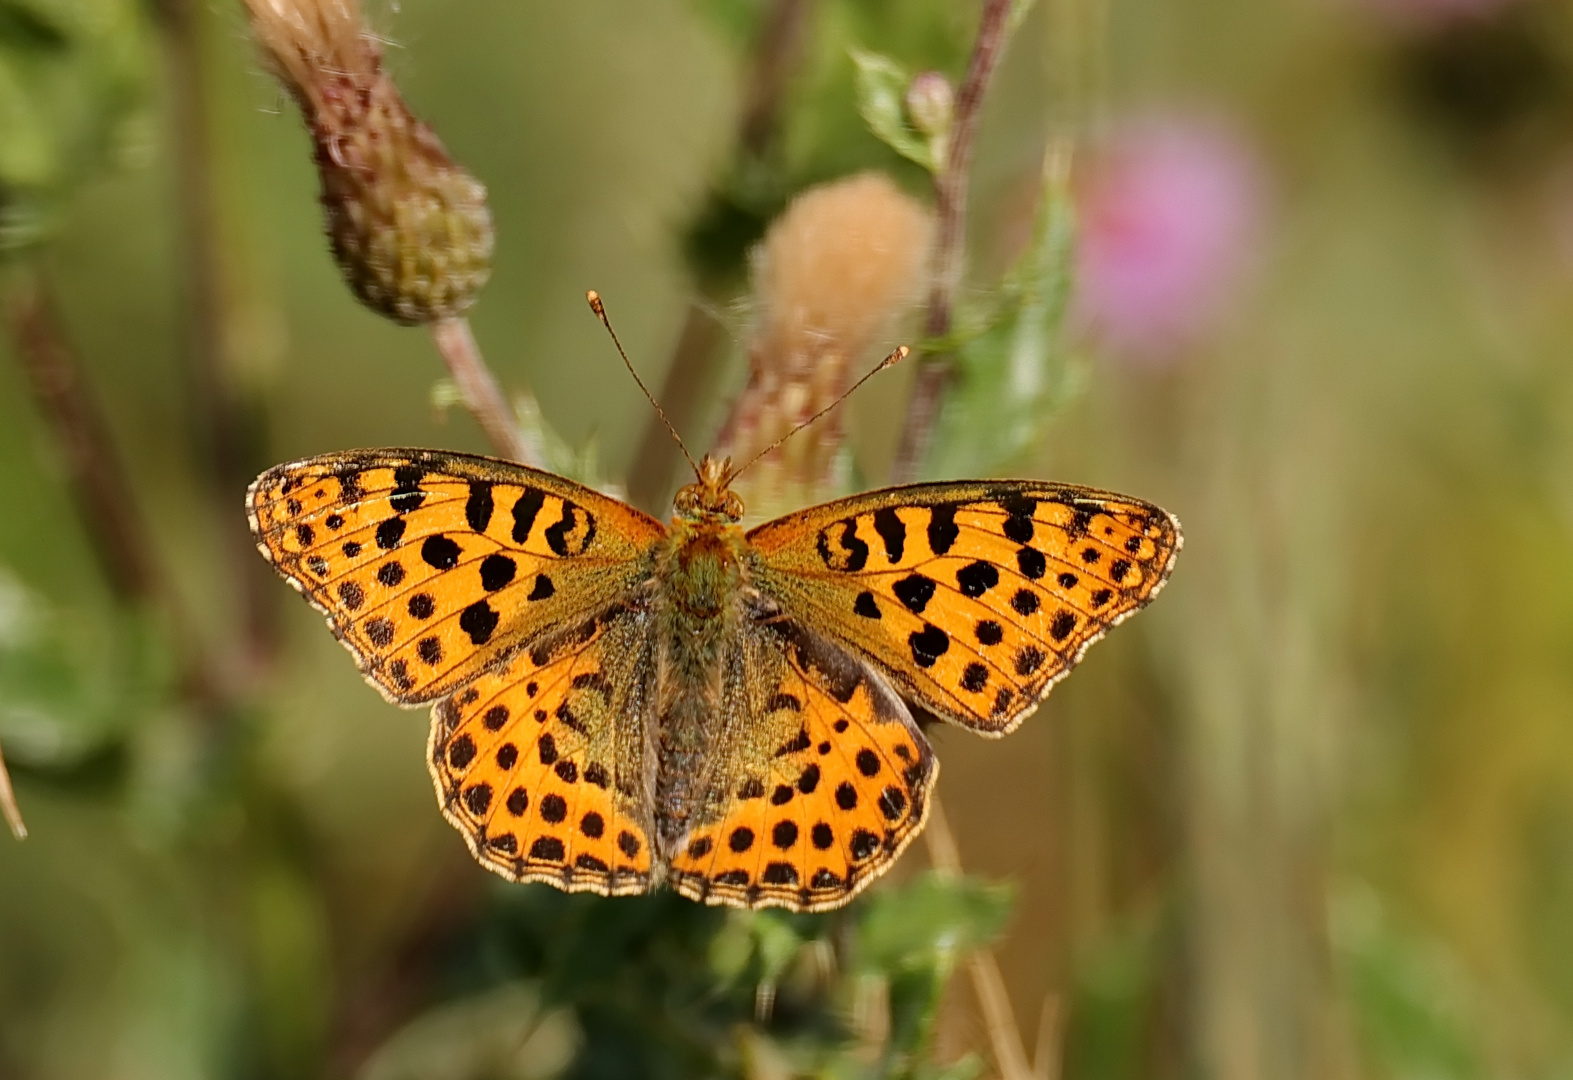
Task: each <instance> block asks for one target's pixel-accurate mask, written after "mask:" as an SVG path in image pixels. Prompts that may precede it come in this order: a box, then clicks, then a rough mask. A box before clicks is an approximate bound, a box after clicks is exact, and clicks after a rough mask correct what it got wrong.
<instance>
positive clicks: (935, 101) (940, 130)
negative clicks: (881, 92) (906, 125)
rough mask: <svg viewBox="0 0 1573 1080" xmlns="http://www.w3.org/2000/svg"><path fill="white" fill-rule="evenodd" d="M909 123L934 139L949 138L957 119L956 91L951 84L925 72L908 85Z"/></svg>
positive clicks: (937, 74)
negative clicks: (952, 124)
mask: <svg viewBox="0 0 1573 1080" xmlns="http://www.w3.org/2000/svg"><path fill="white" fill-rule="evenodd" d="M906 105H907V119H908V120H910V121H911V122H912V126H913V127H914V128H916V129H917V130H918V131H921V132H922V133H923V134H925V135H927V136H928V137H929V138H931V139H936V138H943V137H944V136H946V135H948V134H950V123H951V121H952V120H953V119H954V118H955V115H956V91H955V90H954V89H952V87H951V85H950V80H949V79H947V78H945V76H944V75H942V74H940V73H939V72H937V71H924V72H920V73H919V74H917V75H914V76H913V77H912V82H910V83H908V84H907V96H906Z"/></svg>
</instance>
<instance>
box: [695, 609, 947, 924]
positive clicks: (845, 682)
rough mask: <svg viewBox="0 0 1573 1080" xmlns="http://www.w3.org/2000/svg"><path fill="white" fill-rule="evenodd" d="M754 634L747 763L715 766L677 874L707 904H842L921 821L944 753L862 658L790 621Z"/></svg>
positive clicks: (738, 741)
mask: <svg viewBox="0 0 1573 1080" xmlns="http://www.w3.org/2000/svg"><path fill="white" fill-rule="evenodd" d="M744 637H745V641H744V643H743V645H744V655H745V656H746V657H747V660H746V661H745V664H746V668H747V670H746V672H745V675H744V678H743V680H742V682H743V686H742V688H741V690H742V692H741V693H740V694H739V695H738V698H739V700H738V701H737V703H736V704H734V705H733V706H732V708H733V709H734V711H735V712H736V714H737V719H738V720H739V721H741V723H739V724H738V725H737V728H738V729H739V733H738V737H737V738H735V739H733V740H731V742H732V743H733V744H734V745H733V746H732V747H731V752H730V754H729V757H730V758H731V759H733V760H735V761H737V762H739V763H740V764H741V765H742V768H741V770H739V771H721V772H719V773H718V774H717V776H718V779H719V780H720V782H721V783H723V784H724V785H725V787H724V788H722V789H721V790H718V791H715V792H714V796H715V797H714V798H712V799H709V800H706V801H707V803H708V804H709V805H710V807H712V808H713V810H712V813H710V814H709V815H707V817H706V819H705V820H703V821H699V822H696V823H695V824H694V825H693V827H692V828H691V829H690V830H689V831H688V832H687V834H686V836H685V838H684V842H683V845H682V847H681V848H680V849H679V850H678V851H676V852H675V853H673V855H672V859H671V868H670V880H671V882H672V884H673V886H674V887H675V888H676V889H677V891H678V892H680V893H682V894H683V895H684V896H687V897H690V898H692V899H694V900H701V901H704V902H706V903H710V904H728V905H732V906H736V907H784V908H789V909H791V910H793V911H825V910H828V909H830V908H836V907H840V906H841V905H843V904H845V903H846V902H847V901H848V900H850V899H851V898H852V897H854V896H856V895H857V894H858V893H859V892H861V891H862V890H863V888H864V887H865V886H867V885H868V884H869V882H871V881H873V880H874V879H875V878H877V877H878V876H879V875H880V874H882V873H884V872H885V870H887V869H888V868H889V867H890V865H891V864H892V863H893V862H894V861H895V859H896V857H897V856H898V855H900V854H901V851H902V849H904V848H905V847H906V846H907V844H908V843H909V842H910V841H911V840H912V838H913V837H915V836H916V835H917V834H918V832H919V831H920V830H921V829H922V827H923V822H924V820H925V818H926V817H927V815H928V807H929V794H930V791H931V789H932V788H933V785H934V780H935V778H936V777H937V776H938V774H939V762H938V761H937V760H935V757H934V752H933V750H932V749H930V747H929V744H928V741H927V740H926V739H924V738H923V736H922V734H921V733H920V732H919V731H918V729H917V726H916V724H914V723H913V721H912V718H911V715H910V714H909V713H908V711H907V708H906V706H905V705H903V704H902V703H901V701H900V700H899V699H898V698H896V696H895V695H894V694H893V693H892V691H891V690H890V688H889V686H888V685H887V684H886V683H885V682H884V680H883V679H882V678H881V677H880V676H879V675H877V674H876V673H875V672H873V671H872V670H871V669H870V668H869V666H868V665H867V664H865V663H863V662H862V661H861V660H858V659H856V658H854V657H852V656H850V655H848V654H847V653H845V652H844V651H842V650H841V649H840V648H839V647H838V646H835V645H833V644H831V643H829V642H827V641H824V640H823V639H821V638H819V637H818V636H817V635H815V634H812V633H810V632H808V631H806V630H804V629H802V628H801V627H798V626H797V625H795V624H793V623H791V622H790V621H787V620H776V621H771V622H767V623H764V624H759V625H754V626H751V627H750V628H749V629H747V630H746V631H745V632H744ZM761 733H768V741H767V742H765V743H763V744H760V743H758V736H759V735H760V734H761ZM749 743H753V744H754V745H752V746H750V747H747V748H745V745H746V744H749Z"/></svg>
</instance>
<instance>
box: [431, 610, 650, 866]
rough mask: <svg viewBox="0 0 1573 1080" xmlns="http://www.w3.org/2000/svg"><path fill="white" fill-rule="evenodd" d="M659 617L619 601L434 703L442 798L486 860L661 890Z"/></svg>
mask: <svg viewBox="0 0 1573 1080" xmlns="http://www.w3.org/2000/svg"><path fill="white" fill-rule="evenodd" d="M648 618H649V616H648V615H647V614H646V613H645V612H644V611H642V610H640V609H637V608H627V607H616V608H613V609H612V610H610V611H609V612H606V613H603V614H601V615H600V616H598V617H596V618H593V619H588V620H586V621H585V622H583V623H582V624H580V625H578V626H575V627H572V628H571V629H568V630H565V631H562V632H559V633H558V634H556V635H554V636H553V637H552V638H550V639H548V640H545V641H542V642H538V643H537V644H535V645H532V646H531V647H529V648H527V649H522V650H520V651H519V652H518V653H516V654H514V655H513V656H512V657H510V658H509V659H508V660H507V661H506V663H505V664H504V665H502V666H499V667H497V668H494V669H493V670H491V671H488V672H487V673H486V674H484V675H482V676H481V677H480V678H478V679H477V680H475V682H473V683H471V684H470V685H469V686H468V687H466V688H465V689H463V690H462V691H460V692H459V693H457V694H455V695H454V696H453V697H451V698H448V699H447V700H445V701H442V702H439V703H438V704H437V705H436V706H435V707H434V708H433V709H432V734H431V744H430V748H429V749H430V752H429V755H428V758H429V762H430V766H431V773H432V780H433V781H434V783H435V784H436V788H437V800H438V802H439V804H440V805H441V806H442V811H443V814H444V815H445V816H446V817H447V818H448V820H449V821H450V822H451V823H452V824H453V826H454V827H455V828H456V829H458V830H459V832H460V833H461V834H463V836H464V838H465V840H466V841H467V842H468V843H469V845H470V850H471V851H472V852H474V853H475V857H476V859H477V860H479V861H480V863H481V864H482V865H483V866H485V867H487V868H488V869H490V870H493V871H495V872H496V873H499V874H501V875H502V876H503V877H506V878H509V879H511V880H513V881H545V882H548V883H550V884H552V885H555V886H557V887H558V888H560V889H565V890H567V891H569V892H579V891H586V890H587V891H591V892H597V893H600V894H602V895H603V896H620V895H624V894H628V893H641V892H644V891H646V890H647V889H648V888H649V885H650V867H651V857H652V855H651V846H650V841H649V836H650V827H649V824H650V823H649V822H648V821H647V820H646V813H647V812H646V811H645V810H644V809H643V808H644V807H647V806H648V805H649V800H648V791H649V788H650V784H651V782H652V777H653V771H654V763H653V761H652V760H651V759H650V758H649V756H648V750H647V743H646V739H645V737H644V731H645V726H644V725H645V717H646V716H647V715H648V713H649V710H650V708H651V694H652V692H653V687H652V683H653V675H654V671H655V665H654V664H653V663H651V662H650V657H649V655H648V649H649V648H650V641H651V638H650V635H649V632H648V627H647V625H646V622H647V621H648Z"/></svg>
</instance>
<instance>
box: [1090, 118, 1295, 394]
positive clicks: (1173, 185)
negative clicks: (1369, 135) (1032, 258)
mask: <svg viewBox="0 0 1573 1080" xmlns="http://www.w3.org/2000/svg"><path fill="white" fill-rule="evenodd" d="M1263 188H1264V181H1263V178H1262V175H1261V167H1260V165H1259V164H1258V162H1257V160H1256V158H1255V156H1254V155H1253V154H1252V152H1251V150H1250V148H1249V147H1248V146H1247V145H1246V144H1245V143H1244V142H1243V140H1242V139H1241V138H1240V137H1239V136H1238V135H1236V134H1235V133H1233V132H1232V131H1231V130H1229V129H1228V128H1227V127H1225V126H1223V125H1221V124H1217V123H1214V122H1211V121H1207V120H1202V119H1197V118H1194V117H1179V116H1162V117H1159V116H1154V117H1147V118H1144V119H1140V120H1136V121H1133V122H1131V123H1129V124H1127V125H1125V126H1124V127H1123V128H1122V129H1120V130H1119V131H1118V132H1117V133H1116V134H1115V135H1114V136H1113V137H1112V138H1111V139H1110V140H1109V141H1108V142H1107V143H1106V144H1105V145H1104V146H1103V147H1102V148H1101V149H1100V150H1097V151H1095V152H1094V154H1093V156H1092V161H1091V163H1090V164H1089V166H1088V167H1087V169H1086V171H1085V172H1084V174H1083V183H1082V184H1081V185H1080V192H1079V199H1078V202H1079V215H1080V225H1081V232H1080V241H1079V245H1078V250H1077V274H1076V300H1075V317H1076V319H1077V322H1078V323H1079V324H1080V325H1081V326H1083V327H1084V328H1086V329H1088V330H1090V331H1091V332H1092V333H1093V334H1094V335H1095V336H1096V337H1098V338H1099V339H1100V340H1101V341H1102V343H1103V344H1104V345H1105V346H1106V347H1107V348H1108V349H1109V350H1110V351H1111V352H1113V353H1116V354H1118V355H1121V356H1125V357H1129V358H1132V359H1137V360H1145V361H1148V362H1154V363H1161V362H1164V361H1166V360H1170V359H1173V358H1174V357H1176V356H1177V355H1178V354H1180V353H1181V352H1182V351H1183V350H1184V349H1185V347H1186V346H1188V345H1190V344H1192V343H1194V342H1195V341H1196V340H1197V339H1198V338H1199V337H1201V336H1202V335H1204V334H1205V333H1206V332H1207V331H1209V330H1210V329H1212V328H1213V327H1214V326H1216V325H1217V323H1218V322H1219V320H1220V319H1221V318H1222V317H1223V316H1224V315H1226V314H1227V313H1228V311H1229V310H1230V309H1231V308H1232V307H1233V306H1234V305H1235V303H1236V302H1237V301H1238V299H1239V297H1240V295H1241V292H1242V285H1243V283H1242V280H1241V279H1242V276H1243V272H1244V271H1245V270H1246V268H1247V267H1248V265H1249V263H1250V261H1251V256H1252V255H1253V253H1254V249H1255V247H1256V241H1257V239H1258V234H1259V233H1260V231H1261V219H1262V211H1263V203H1264V201H1265V199H1264V193H1263Z"/></svg>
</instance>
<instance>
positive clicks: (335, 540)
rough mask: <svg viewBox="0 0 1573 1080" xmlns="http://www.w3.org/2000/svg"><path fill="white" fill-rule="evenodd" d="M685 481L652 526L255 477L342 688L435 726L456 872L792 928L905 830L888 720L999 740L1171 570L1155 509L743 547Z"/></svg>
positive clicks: (900, 508) (727, 502) (367, 458)
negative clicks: (457, 840)
mask: <svg viewBox="0 0 1573 1080" xmlns="http://www.w3.org/2000/svg"><path fill="white" fill-rule="evenodd" d="M697 472H698V476H697V482H696V483H694V484H691V485H689V486H687V487H685V488H683V489H682V490H681V491H680V492H679V494H678V496H677V498H676V501H675V513H674V516H673V518H672V520H671V522H670V523H669V524H666V525H663V524H662V523H661V522H659V521H657V520H656V519H655V518H653V517H650V516H649V515H647V514H645V513H643V512H641V511H639V510H637V509H635V508H634V507H632V506H628V505H626V504H624V503H622V502H619V501H617V500H615V499H612V498H609V497H607V496H605V495H602V494H600V493H598V492H596V491H594V490H591V489H590V488H587V487H584V486H582V485H580V484H577V483H574V482H573V481H571V480H567V479H565V478H563V477H560V476H556V475H553V474H551V473H546V472H541V471H537V470H535V469H531V468H527V467H525V466H523V465H518V464H514V463H511V462H507V461H499V460H494V459H491V458H484V457H474V456H470V455H466V454H457V453H444V452H441V451H434V450H400V449H393V450H359V451H351V452H347V453H341V454H329V455H326V456H323V457H314V458H309V459H306V460H304V461H296V462H292V463H289V464H285V465H279V466H277V467H275V468H273V469H270V470H268V471H267V472H265V473H263V474H262V476H260V477H259V478H258V479H257V481H256V482H255V483H254V484H253V485H252V486H251V489H250V491H249V492H248V494H247V511H248V515H249V520H250V523H251V528H252V531H253V533H254V534H255V536H256V539H257V541H258V546H259V547H260V549H261V551H262V553H263V554H264V555H265V556H266V557H267V558H268V559H269V560H270V561H271V562H272V564H273V566H274V567H275V569H277V570H278V572H279V573H280V574H281V575H283V576H284V578H285V579H286V580H288V581H289V583H290V584H291V585H293V586H294V587H295V588H296V589H298V590H299V591H300V592H301V593H303V594H304V595H305V596H306V598H307V599H308V600H309V601H310V602H311V604H312V605H313V606H314V607H316V608H317V609H318V610H319V611H321V612H322V613H323V614H324V615H326V616H327V620H328V624H329V626H330V627H331V629H332V631H333V633H334V635H335V636H336V637H337V638H338V639H339V640H340V641H341V642H343V643H344V645H345V646H346V647H347V648H348V649H349V651H350V653H351V655H353V656H354V658H355V662H356V664H357V665H358V666H359V667H360V670H361V673H362V674H363V675H364V676H365V677H366V679H367V680H368V681H369V682H370V683H371V684H372V685H373V686H375V687H377V689H378V690H380V691H381V692H382V693H383V695H384V696H385V697H386V698H388V700H390V701H392V702H395V703H397V704H399V705H407V706H414V705H422V704H426V703H431V706H432V708H431V715H432V726H431V737H430V742H429V745H428V761H429V765H430V768H431V775H432V779H433V781H434V783H435V786H436V792H437V799H438V802H439V804H440V805H441V807H442V811H443V813H444V815H446V817H447V818H448V820H449V821H450V822H451V823H452V824H453V825H454V827H455V828H457V829H458V830H459V832H460V833H461V834H462V835H463V836H464V838H465V840H466V841H467V842H468V844H469V847H470V849H471V851H472V852H473V853H474V855H475V857H476V859H478V860H479V861H480V862H481V864H482V865H484V866H485V867H487V868H488V869H490V870H493V871H495V872H497V873H498V874H501V875H502V876H503V877H506V878H509V879H511V880H513V881H543V882H547V883H549V884H552V885H555V886H557V887H558V888H560V889H564V890H567V891H570V892H578V891H590V892H595V893H600V894H602V895H627V894H635V893H644V892H647V891H650V890H652V889H655V888H657V887H660V886H662V885H663V884H664V885H667V886H670V887H672V888H675V889H676V890H677V891H678V892H679V893H681V894H682V895H684V896H687V897H690V898H692V899H694V900H698V901H703V902H705V903H709V904H728V905H734V906H739V907H764V906H779V907H784V908H789V909H792V910H797V911H823V910H827V909H830V908H835V907H839V906H840V905H842V904H844V903H846V902H847V901H848V900H849V899H851V898H852V897H853V896H855V895H857V893H858V892H859V891H861V890H862V889H863V888H864V887H866V886H867V885H868V884H869V882H871V881H873V880H874V879H875V878H877V877H878V876H879V875H880V874H881V873H883V872H884V871H885V870H886V869H887V868H889V866H890V865H891V864H892V863H893V862H894V861H895V859H896V858H897V856H898V855H900V853H901V851H902V849H903V848H905V847H906V845H907V844H908V843H909V842H910V841H911V840H912V839H913V838H914V837H915V836H916V835H917V834H918V832H919V831H920V830H921V829H922V828H923V824H924V820H925V818H926V815H927V812H928V808H929V806H930V803H931V799H932V792H933V788H934V781H935V778H936V776H937V775H938V771H939V763H938V762H937V761H936V760H935V756H934V752H933V750H932V748H931V747H930V746H929V743H928V740H927V739H926V738H925V737H924V735H923V733H922V731H921V730H920V729H919V727H918V724H917V723H916V722H915V720H914V712H913V708H912V707H911V706H916V707H917V708H918V709H920V710H922V711H924V712H927V713H929V714H932V715H933V716H935V717H938V718H940V719H943V720H946V721H949V722H951V723H954V724H958V725H960V726H962V727H965V728H968V729H970V730H972V731H975V732H978V733H980V734H982V735H987V736H1000V735H1004V734H1006V733H1007V732H1009V731H1011V730H1013V729H1014V728H1015V727H1016V726H1017V725H1018V724H1020V723H1021V721H1022V720H1023V719H1024V718H1025V717H1026V716H1027V715H1028V714H1029V713H1031V712H1032V711H1033V709H1034V708H1036V707H1037V705H1038V703H1039V702H1041V701H1042V700H1043V699H1044V697H1045V696H1046V695H1047V694H1048V693H1049V690H1050V688H1052V687H1053V686H1054V684H1055V683H1057V682H1058V681H1059V680H1060V679H1061V678H1063V677H1064V676H1065V675H1066V674H1067V673H1068V672H1069V671H1070V670H1071V668H1072V667H1073V666H1074V665H1075V664H1076V662H1077V661H1078V660H1080V659H1081V657H1082V654H1083V653H1085V652H1086V650H1087V648H1088V647H1089V646H1090V645H1091V644H1092V643H1093V642H1095V641H1097V640H1098V639H1099V638H1100V637H1102V636H1103V635H1104V633H1105V632H1107V631H1108V629H1109V628H1110V627H1112V626H1114V625H1115V624H1117V623H1119V622H1120V621H1122V620H1123V619H1125V618H1126V617H1127V616H1129V615H1131V614H1132V613H1133V612H1135V611H1136V610H1137V609H1139V608H1140V607H1142V606H1143V605H1144V604H1146V603H1147V602H1148V601H1149V600H1151V599H1152V598H1153V597H1154V596H1156V595H1157V594H1158V591H1159V589H1160V588H1161V587H1162V586H1163V583H1164V581H1165V579H1166V578H1167V577H1168V575H1169V571H1170V569H1171V568H1172V567H1173V565H1174V559H1175V556H1176V554H1177V553H1178V552H1179V550H1180V545H1181V533H1180V526H1179V522H1178V521H1177V520H1176V519H1175V518H1174V517H1173V516H1172V515H1170V514H1169V513H1167V512H1166V511H1164V510H1162V509H1160V508H1158V507H1157V506H1154V505H1152V504H1151V503H1146V502H1142V501H1140V500H1138V499H1133V498H1129V497H1126V496H1123V495H1117V494H1114V493H1112V492H1108V491H1098V490H1094V489H1092V488H1085V487H1076V486H1072V485H1067V484H1055V483H1048V482H1044V481H1039V480H980V481H961V482H953V483H926V484H913V485H908V486H904V487H895V488H889V489H887V490H884V491H874V492H869V493H866V494H861V495H855V496H852V497H850V498H844V499H839V500H837V501H835V502H829V503H825V504H824V505H821V506H815V507H812V508H810V509H807V510H802V511H799V512H797V513H793V514H788V515H787V516H785V517H782V518H778V519H777V520H775V521H771V522H769V523H767V524H764V525H760V526H758V527H757V528H754V529H751V530H749V531H747V532H745V531H743V529H742V528H741V527H740V526H739V525H738V521H739V520H740V519H741V517H742V515H743V506H742V502H741V500H740V499H739V497H738V496H737V495H736V493H734V492H733V491H731V490H730V489H729V486H728V485H729V483H730V482H731V480H732V479H733V474H732V471H731V469H730V465H729V463H728V462H719V461H716V460H714V459H712V458H709V457H706V458H705V459H704V460H703V461H702V462H701V464H700V465H699V466H698V469H697ZM908 703H911V705H910V706H909V704H908Z"/></svg>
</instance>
